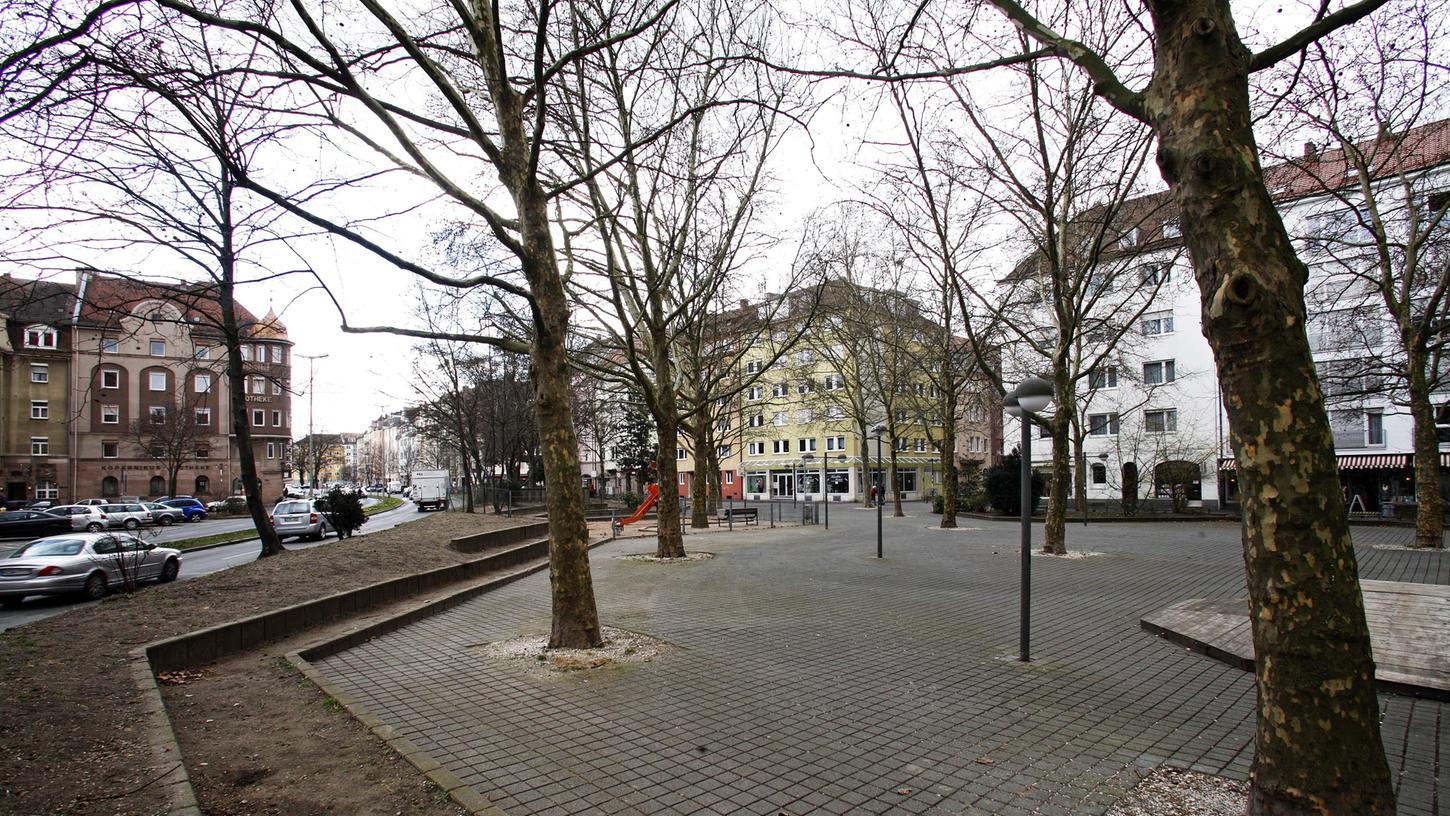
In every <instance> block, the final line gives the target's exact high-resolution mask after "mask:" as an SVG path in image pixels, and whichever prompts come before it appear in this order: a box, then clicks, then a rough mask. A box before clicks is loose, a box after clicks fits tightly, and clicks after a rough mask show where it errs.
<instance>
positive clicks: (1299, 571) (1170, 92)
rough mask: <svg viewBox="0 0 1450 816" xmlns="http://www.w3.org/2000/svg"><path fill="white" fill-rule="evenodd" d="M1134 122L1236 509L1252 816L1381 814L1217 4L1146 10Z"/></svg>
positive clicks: (1357, 612) (1364, 685)
mask: <svg viewBox="0 0 1450 816" xmlns="http://www.w3.org/2000/svg"><path fill="white" fill-rule="evenodd" d="M1148 5H1149V7H1150V10H1151V12H1152V14H1153V17H1154V30H1155V31H1157V32H1158V33H1159V36H1158V37H1157V38H1156V39H1155V48H1156V54H1155V57H1156V58H1155V69H1154V74H1153V79H1152V81H1151V83H1150V85H1149V88H1148V91H1147V95H1146V99H1145V109H1146V113H1147V115H1148V118H1149V121H1150V123H1151V125H1152V126H1153V129H1154V131H1155V133H1156V135H1157V137H1158V165H1159V168H1160V169H1161V170H1162V172H1163V177H1164V179H1165V180H1167V182H1168V184H1169V187H1170V190H1171V192H1172V194H1173V197H1174V199H1175V201H1176V202H1177V204H1178V205H1179V206H1180V208H1181V210H1182V215H1181V218H1180V220H1179V223H1180V224H1181V225H1182V229H1183V237H1184V241H1185V243H1186V244H1187V246H1188V251H1189V256H1190V258H1191V259H1192V263H1193V269H1194V274H1195V275H1196V277H1197V279H1198V285H1199V291H1200V296H1201V298H1202V308H1203V333H1204V335H1205V336H1206V337H1207V338H1208V341H1209V344H1210V345H1211V346H1212V347H1213V350H1214V356H1215V359H1216V362H1217V367H1218V375H1219V381H1220V382H1221V383H1222V384H1223V395H1224V396H1223V400H1224V407H1225V409H1226V410H1227V412H1228V419H1229V437H1230V441H1231V443H1232V445H1233V451H1234V455H1235V457H1236V458H1237V461H1238V479H1239V485H1240V489H1241V492H1242V496H1243V539H1244V563H1245V567H1246V572H1247V579H1248V589H1249V619H1250V621H1251V622H1252V626H1253V639H1254V653H1255V671H1254V673H1255V680H1256V681H1257V685H1258V709H1257V710H1258V725H1257V729H1256V732H1255V738H1254V746H1255V756H1254V766H1253V771H1252V779H1251V793H1250V801H1249V810H1250V813H1253V814H1341V813H1342V814H1349V813H1353V814H1392V813H1394V811H1395V804H1394V802H1395V797H1394V790H1393V788H1392V786H1391V780H1390V773H1389V767H1388V765H1387V763H1386V761H1385V754H1384V748H1383V746H1382V744H1381V740H1380V728H1379V713H1380V712H1379V704H1378V699H1377V697H1376V694H1375V685H1374V662H1373V660H1372V658H1371V654H1370V643H1369V631H1368V628H1367V627H1366V625H1365V619H1364V606H1363V598H1362V597H1361V595H1360V587H1359V576H1358V568H1357V565H1356V563H1355V556H1354V548H1353V546H1352V542H1351V541H1350V536H1349V528H1348V524H1347V522H1346V519H1345V513H1344V503H1343V500H1342V498H1341V494H1340V487H1339V477H1338V471H1337V468H1336V462H1335V456H1334V445H1333V436H1332V435H1331V433H1330V428H1329V421H1328V418H1327V416H1326V414H1325V411H1324V402H1323V398H1322V392H1321V390H1320V387H1319V381H1318V378H1317V376H1316V374H1315V370H1314V361H1313V358H1312V356H1311V354H1310V350H1309V343H1308V339H1307V337H1306V335H1305V331H1304V320H1305V306H1304V285H1305V282H1306V281H1307V278H1308V272H1307V270H1306V268H1305V267H1304V265H1303V264H1302V263H1300V262H1299V260H1298V259H1297V258H1296V257H1295V255H1294V249H1293V246H1292V244H1291V243H1290V240H1289V236H1288V234H1287V233H1286V232H1285V230H1284V226H1283V222H1282V221H1281V220H1280V218H1279V215H1278V213H1277V212H1276V210H1275V208H1274V203H1273V201H1272V200H1271V199H1270V197H1269V194H1268V191H1267V190H1266V189H1265V186H1264V182H1263V173H1262V169H1261V168H1260V166H1259V163H1258V155H1259V153H1258V148H1257V145H1256V144H1255V142H1254V135H1253V129H1252V123H1251V118H1250V108H1249V98H1248V70H1249V60H1250V53H1249V51H1248V50H1247V49H1246V48H1245V47H1244V46H1243V44H1242V43H1241V42H1240V41H1239V39H1238V36H1237V34H1236V32H1235V29H1234V22H1233V19H1232V17H1231V15H1230V10H1229V3H1228V0H1183V1H1181V2H1180V1H1177V0H1175V2H1168V0H1149V3H1148Z"/></svg>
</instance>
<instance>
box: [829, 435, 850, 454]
mask: <svg viewBox="0 0 1450 816" xmlns="http://www.w3.org/2000/svg"><path fill="white" fill-rule="evenodd" d="M845 449H846V437H844V436H828V437H826V450H828V451H843V450H845Z"/></svg>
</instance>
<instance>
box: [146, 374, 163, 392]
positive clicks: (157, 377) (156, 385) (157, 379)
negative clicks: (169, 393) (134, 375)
mask: <svg viewBox="0 0 1450 816" xmlns="http://www.w3.org/2000/svg"><path fill="white" fill-rule="evenodd" d="M146 382H147V387H148V388H150V389H151V390H152V391H165V390H166V372H165V371H152V372H151V373H150V374H147V375H146Z"/></svg>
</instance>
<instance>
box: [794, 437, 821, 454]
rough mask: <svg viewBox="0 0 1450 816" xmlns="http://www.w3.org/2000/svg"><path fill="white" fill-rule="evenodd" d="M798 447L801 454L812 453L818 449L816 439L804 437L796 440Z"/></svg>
mask: <svg viewBox="0 0 1450 816" xmlns="http://www.w3.org/2000/svg"><path fill="white" fill-rule="evenodd" d="M796 445H797V446H798V447H799V449H800V452H801V453H811V452H812V451H814V450H815V449H816V440H815V437H803V438H801V439H797V440H796Z"/></svg>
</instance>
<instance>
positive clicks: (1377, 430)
mask: <svg viewBox="0 0 1450 816" xmlns="http://www.w3.org/2000/svg"><path fill="white" fill-rule="evenodd" d="M1364 418H1365V421H1366V422H1367V427H1366V428H1365V437H1364V441H1365V444H1366V445H1371V446H1379V445H1383V444H1384V443H1385V415H1384V414H1382V413H1380V412H1379V411H1368V412H1366V413H1365V415H1364Z"/></svg>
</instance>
